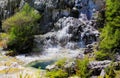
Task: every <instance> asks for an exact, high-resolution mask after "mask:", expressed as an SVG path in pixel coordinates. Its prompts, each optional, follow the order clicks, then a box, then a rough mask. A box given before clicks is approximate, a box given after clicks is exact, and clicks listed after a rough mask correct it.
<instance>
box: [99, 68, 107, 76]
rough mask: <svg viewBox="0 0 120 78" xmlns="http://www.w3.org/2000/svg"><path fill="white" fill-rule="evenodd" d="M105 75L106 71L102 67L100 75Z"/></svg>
mask: <svg viewBox="0 0 120 78" xmlns="http://www.w3.org/2000/svg"><path fill="white" fill-rule="evenodd" d="M105 75H106V72H105V70H104V69H103V70H102V71H101V73H100V77H103V78H104V77H105Z"/></svg>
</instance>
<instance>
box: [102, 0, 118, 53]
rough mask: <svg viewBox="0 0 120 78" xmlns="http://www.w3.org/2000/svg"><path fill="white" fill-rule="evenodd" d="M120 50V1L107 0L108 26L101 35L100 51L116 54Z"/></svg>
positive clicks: (106, 25)
mask: <svg viewBox="0 0 120 78" xmlns="http://www.w3.org/2000/svg"><path fill="white" fill-rule="evenodd" d="M119 48H120V0H106V24H105V27H104V28H103V30H102V33H101V43H100V49H101V50H102V51H103V52H116V51H118V49H119Z"/></svg>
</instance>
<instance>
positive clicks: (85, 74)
mask: <svg viewBox="0 0 120 78" xmlns="http://www.w3.org/2000/svg"><path fill="white" fill-rule="evenodd" d="M88 63H89V60H88V58H85V59H82V60H76V65H77V66H76V75H77V76H79V77H80V78H89V77H90V74H91V72H92V71H90V70H89V69H88V68H87V67H88Z"/></svg>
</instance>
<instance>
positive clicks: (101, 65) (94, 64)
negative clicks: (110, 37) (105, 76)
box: [88, 60, 111, 70]
mask: <svg viewBox="0 0 120 78" xmlns="http://www.w3.org/2000/svg"><path fill="white" fill-rule="evenodd" d="M110 63H111V61H110V60H105V61H93V62H90V63H89V66H88V67H89V68H90V69H93V70H96V69H98V70H102V69H104V68H106V67H108V66H109V65H110Z"/></svg>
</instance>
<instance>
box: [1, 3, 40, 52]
mask: <svg viewBox="0 0 120 78" xmlns="http://www.w3.org/2000/svg"><path fill="white" fill-rule="evenodd" d="M39 19H40V14H39V13H38V12H37V11H35V10H34V9H33V8H31V7H30V6H29V5H28V4H25V5H24V7H23V9H22V10H21V11H20V12H18V13H16V14H15V15H13V16H12V17H10V18H8V19H6V20H5V21H4V22H3V26H2V27H3V29H4V30H5V31H6V33H7V34H9V41H8V43H7V45H8V48H9V49H11V50H14V51H16V52H19V53H25V52H29V51H30V50H31V48H32V46H33V35H34V34H36V33H37V30H38V27H37V21H38V20H39Z"/></svg>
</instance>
